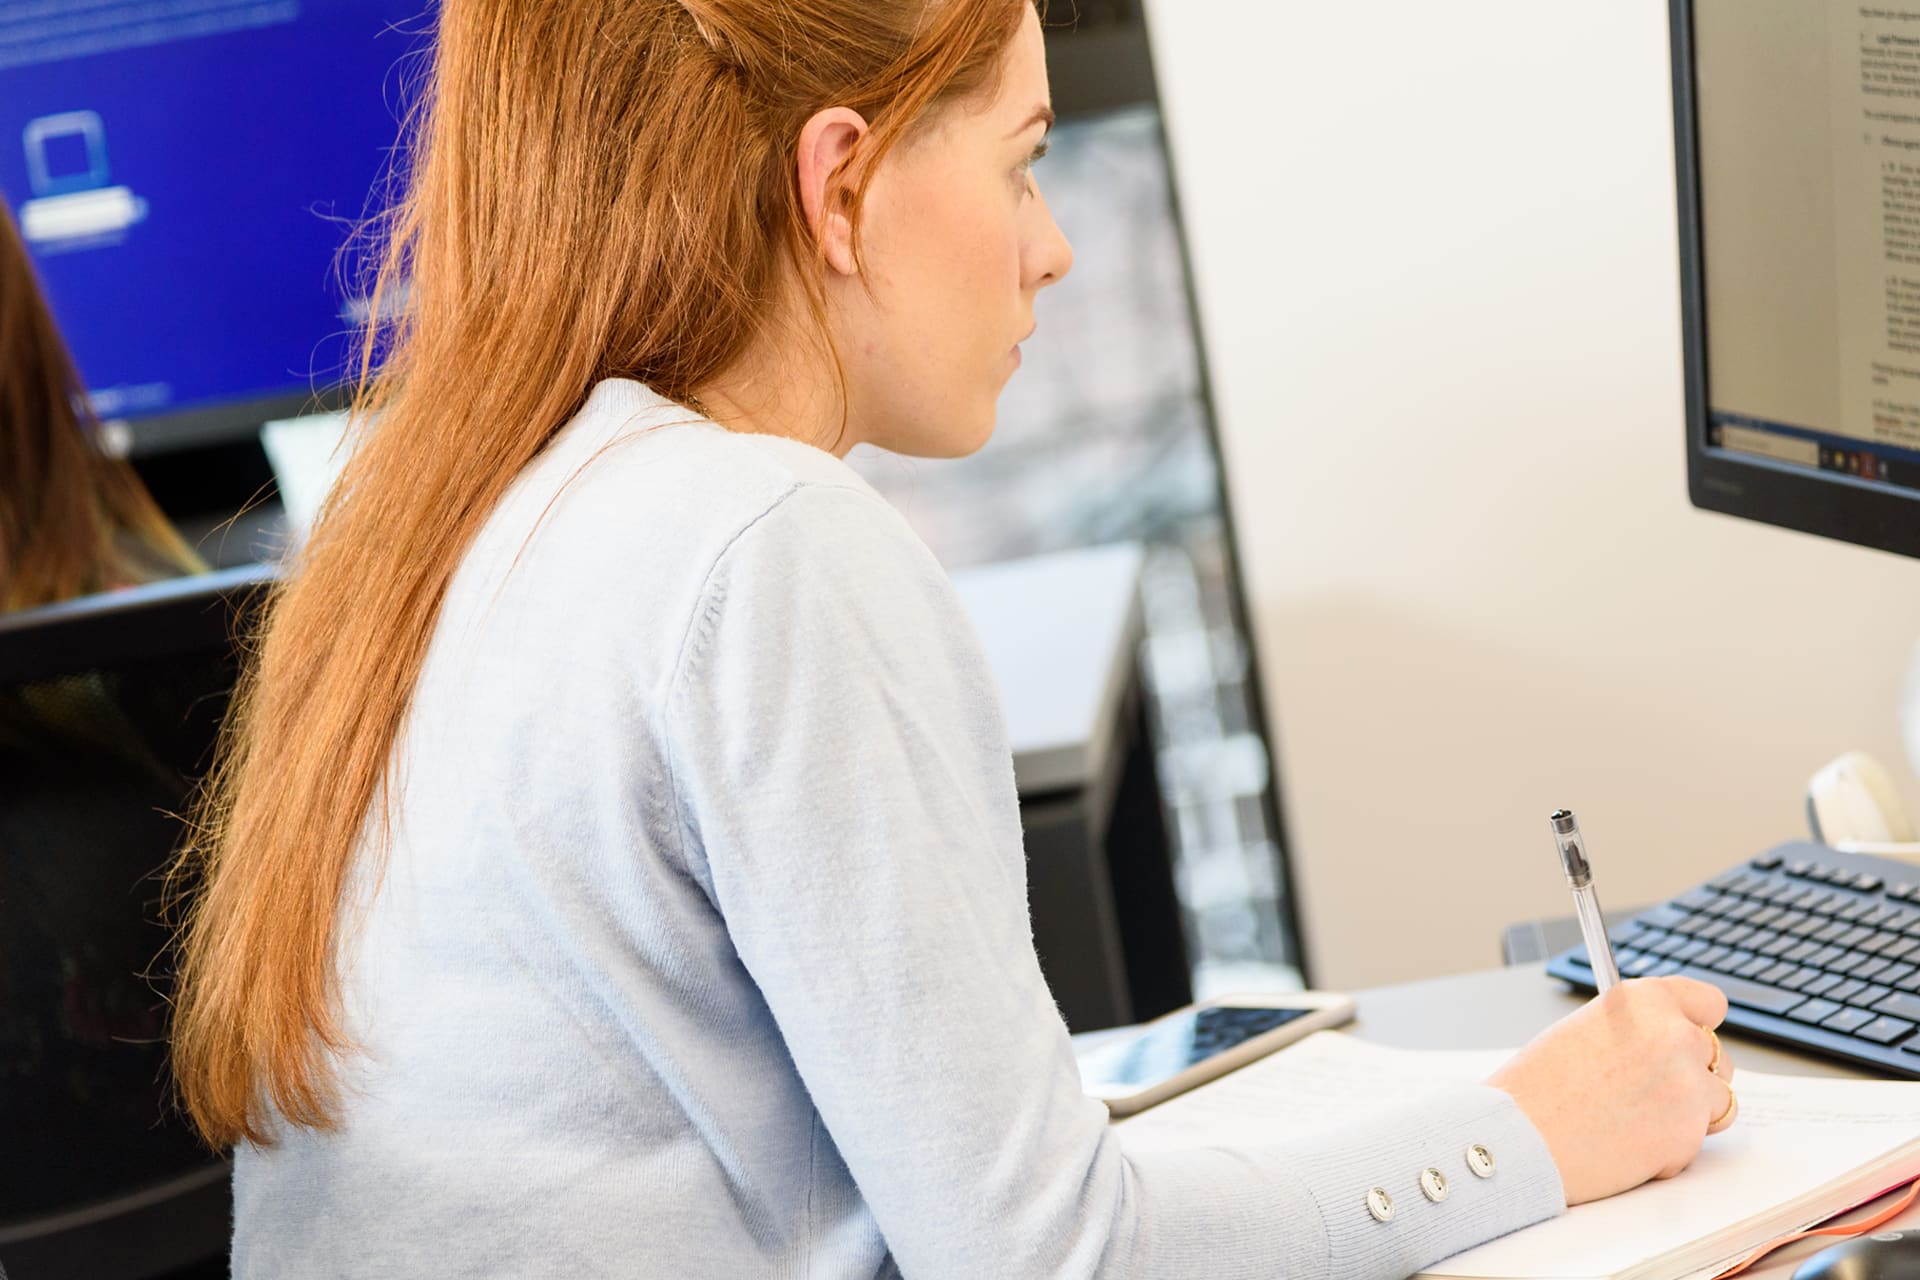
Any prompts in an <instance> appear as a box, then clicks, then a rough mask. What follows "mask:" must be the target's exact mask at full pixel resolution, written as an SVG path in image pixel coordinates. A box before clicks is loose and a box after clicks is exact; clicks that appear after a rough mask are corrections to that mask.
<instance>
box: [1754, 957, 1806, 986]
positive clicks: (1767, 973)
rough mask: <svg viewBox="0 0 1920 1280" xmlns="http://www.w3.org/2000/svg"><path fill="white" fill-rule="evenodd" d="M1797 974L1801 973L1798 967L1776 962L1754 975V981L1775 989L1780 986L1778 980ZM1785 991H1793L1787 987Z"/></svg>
mask: <svg viewBox="0 0 1920 1280" xmlns="http://www.w3.org/2000/svg"><path fill="white" fill-rule="evenodd" d="M1799 972H1801V970H1800V966H1798V965H1792V964H1782V963H1780V962H1779V961H1777V960H1776V961H1774V962H1773V963H1772V964H1770V965H1768V966H1767V967H1766V968H1765V969H1764V970H1762V971H1761V972H1760V973H1758V974H1756V975H1754V981H1755V982H1764V983H1766V984H1767V985H1768V986H1770V987H1777V986H1780V985H1781V983H1780V979H1782V978H1784V977H1786V976H1787V975H1788V974H1790V973H1799ZM1802 985H1805V984H1804V983H1803V984H1802ZM1787 990H1789V991H1791V990H1793V988H1792V987H1788V988H1787Z"/></svg>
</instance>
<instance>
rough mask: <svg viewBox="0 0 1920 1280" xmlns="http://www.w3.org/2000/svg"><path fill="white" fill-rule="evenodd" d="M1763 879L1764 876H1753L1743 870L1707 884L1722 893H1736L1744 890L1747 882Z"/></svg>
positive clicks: (1729, 873) (1732, 872) (1728, 873)
mask: <svg viewBox="0 0 1920 1280" xmlns="http://www.w3.org/2000/svg"><path fill="white" fill-rule="evenodd" d="M1765 878H1766V877H1764V876H1756V875H1753V874H1752V873H1751V872H1748V871H1746V870H1744V869H1743V870H1739V871H1729V872H1727V874H1725V875H1723V876H1720V877H1718V878H1716V879H1713V880H1709V881H1707V883H1708V884H1710V885H1712V886H1713V887H1714V888H1716V889H1718V890H1720V892H1722V893H1738V892H1740V890H1741V889H1743V888H1745V887H1746V885H1747V884H1748V883H1749V882H1751V881H1754V880H1763V879H1765Z"/></svg>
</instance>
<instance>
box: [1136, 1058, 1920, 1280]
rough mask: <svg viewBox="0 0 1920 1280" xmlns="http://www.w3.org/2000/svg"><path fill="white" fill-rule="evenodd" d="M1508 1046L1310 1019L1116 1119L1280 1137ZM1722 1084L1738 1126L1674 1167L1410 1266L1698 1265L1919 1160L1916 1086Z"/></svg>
mask: <svg viewBox="0 0 1920 1280" xmlns="http://www.w3.org/2000/svg"><path fill="white" fill-rule="evenodd" d="M1508 1056H1509V1053H1508V1052H1507V1051H1492V1052H1487V1051H1481V1050H1464V1051H1463V1050H1411V1049H1393V1048H1387V1047H1384V1046H1381V1045H1375V1044H1369V1043H1367V1042H1365V1041H1362V1040H1356V1039H1354V1038H1353V1037H1352V1036H1349V1035H1345V1034H1342V1033H1340V1032H1335V1031H1323V1032H1319V1033H1318V1034H1316V1035H1313V1036H1310V1037H1308V1038H1307V1039H1305V1040H1303V1041H1301V1042H1300V1043H1299V1044H1297V1045H1294V1046H1293V1047H1292V1048H1289V1049H1285V1050H1282V1051H1281V1052H1280V1053H1277V1054H1274V1055H1273V1056H1272V1057H1269V1058H1264V1059H1262V1060H1260V1061H1259V1062H1256V1063H1254V1064H1252V1065H1251V1066H1248V1067H1244V1068H1242V1069H1241V1070H1239V1071H1237V1072H1234V1073H1233V1074H1232V1075H1229V1076H1226V1077H1225V1078H1223V1079H1221V1080H1219V1081H1216V1082H1214V1083H1213V1084H1210V1085H1207V1086H1204V1087H1202V1088H1200V1089H1197V1090H1194V1091H1193V1092H1191V1093H1187V1094H1183V1095H1181V1096H1180V1097H1177V1098H1174V1099H1172V1100H1171V1101H1168V1102H1165V1103H1162V1104H1161V1105H1160V1106H1158V1107H1156V1108H1153V1109H1152V1110H1150V1111H1147V1112H1144V1113H1142V1114H1141V1115H1138V1116H1135V1117H1133V1118H1131V1119H1128V1120H1123V1121H1119V1122H1117V1123H1116V1126H1115V1128H1116V1130H1117V1132H1118V1133H1119V1135H1120V1139H1121V1143H1122V1145H1123V1146H1124V1147H1126V1148H1127V1149H1128V1150H1130V1151H1145V1150H1152V1149H1167V1148H1180V1147H1196V1146H1221V1147H1245V1146H1257V1145H1264V1144H1268V1143H1274V1144H1285V1145H1291V1144H1294V1143H1298V1142H1301V1141H1302V1140H1303V1139H1306V1138H1309V1137H1310V1135H1312V1134H1313V1133H1314V1132H1315V1131H1326V1130H1329V1129H1332V1130H1337V1129H1339V1128H1340V1127H1341V1126H1342V1124H1344V1123H1348V1122H1350V1121H1351V1120H1352V1119H1354V1118H1357V1117H1360V1116H1363V1115H1365V1114H1367V1113H1369V1112H1370V1111H1374V1110H1377V1109H1378V1106H1379V1099H1380V1098H1381V1097H1387V1096H1397V1097H1400V1098H1406V1099H1412V1098H1417V1097H1418V1096H1419V1094H1420V1093H1421V1091H1423V1090H1431V1089H1433V1088H1434V1087H1435V1085H1436V1084H1437V1083H1441V1082H1445V1081H1460V1080H1484V1079H1485V1078H1486V1077H1487V1076H1488V1075H1490V1074H1492V1072H1493V1071H1494V1069H1495V1068H1496V1067H1498V1066H1499V1065H1500V1063H1501V1062H1503V1061H1505V1060H1506V1058H1507V1057H1508ZM1702 1069H1703V1070H1704V1069H1705V1068H1704V1064H1703V1066H1702ZM1736 1083H1737V1085H1738V1088H1739V1090H1740V1120H1739V1123H1737V1124H1735V1125H1734V1127H1733V1128H1732V1129H1730V1130H1728V1131H1727V1132H1726V1133H1723V1134H1719V1135H1716V1136H1714V1137H1711V1138H1708V1139H1707V1140H1706V1143H1705V1145H1704V1146H1703V1147H1702V1149H1701V1153H1700V1157H1699V1158H1698V1159H1697V1160H1696V1161H1695V1162H1694V1164H1693V1166H1692V1167H1691V1168H1689V1169H1688V1170H1687V1171H1686V1172H1685V1173H1683V1174H1681V1175H1680V1176H1679V1177H1677V1178H1673V1179H1670V1180H1667V1181H1665V1182H1651V1183H1648V1184H1646V1185H1645V1186H1642V1187H1639V1188H1636V1189H1635V1190H1633V1191H1630V1192H1627V1193H1626V1194H1624V1195H1619V1196H1615V1197H1613V1198H1612V1199H1609V1200H1602V1201H1597V1202H1595V1203H1592V1204H1585V1205H1580V1206H1578V1207H1577V1208H1574V1209H1571V1210H1569V1211H1568V1212H1566V1213H1565V1214H1562V1215H1561V1216H1560V1217H1558V1218H1555V1219H1552V1220H1550V1221H1548V1222H1543V1223H1539V1224H1537V1225H1535V1226H1532V1227H1529V1228H1527V1229H1526V1230H1524V1231H1519V1232H1515V1233H1514V1234H1513V1235H1510V1236H1506V1237H1504V1238H1502V1239H1499V1240H1495V1241H1492V1242H1490V1243H1488V1244H1485V1245H1482V1246H1480V1247H1479V1248H1476V1249H1471V1250H1469V1251H1467V1252H1466V1253H1462V1254H1459V1255H1456V1256H1455V1257H1453V1258H1450V1259H1448V1260H1447V1261H1446V1262H1444V1263H1441V1264H1439V1265H1437V1266H1434V1267H1431V1268H1429V1269H1428V1270H1427V1271H1426V1272H1425V1273H1423V1274H1425V1275H1430V1276H1459V1277H1486V1278H1489V1280H1491V1278H1494V1277H1500V1278H1506V1277H1515V1278H1521V1277H1527V1278H1531V1280H1596V1278H1604V1277H1615V1276H1632V1275H1634V1274H1635V1273H1636V1271H1637V1270H1638V1269H1639V1268H1640V1267H1641V1266H1642V1265H1643V1264H1644V1263H1645V1262H1646V1261H1647V1260H1648V1259H1652V1258H1664V1259H1666V1260H1667V1261H1666V1264H1665V1265H1664V1266H1663V1267H1661V1268H1657V1269H1655V1271H1653V1272H1650V1273H1649V1274H1663V1275H1668V1276H1671V1275H1676V1274H1681V1273H1684V1272H1691V1271H1694V1270H1707V1269H1709V1268H1715V1267H1716V1264H1719V1263H1722V1262H1725V1261H1729V1260H1732V1259H1733V1258H1735V1257H1737V1256H1743V1255H1744V1254H1745V1253H1746V1252H1748V1251H1749V1250H1750V1249H1751V1248H1753V1247H1754V1246H1755V1245H1757V1244H1758V1243H1760V1242H1762V1241H1764V1240H1766V1239H1770V1238H1772V1237H1773V1236H1775V1235H1778V1234H1782V1233H1784V1232H1785V1231H1789V1230H1794V1229H1797V1228H1799V1227H1802V1226H1807V1225H1811V1224H1812V1223H1814V1222H1818V1221H1821V1220H1823V1219H1825V1218H1827V1217H1830V1216H1831V1215H1832V1214H1834V1213H1836V1212H1838V1211H1839V1210H1841V1209H1843V1208H1846V1207H1848V1206H1849V1205H1851V1204H1853V1203H1857V1202H1858V1201H1860V1200H1864V1199H1867V1198H1868V1197H1870V1196H1872V1195H1874V1194H1876V1193H1878V1192H1879V1191H1881V1190H1883V1189H1885V1188H1886V1187H1888V1186H1891V1185H1893V1183H1895V1182H1898V1181H1901V1180H1903V1179H1902V1176H1901V1175H1902V1174H1904V1175H1906V1176H1907V1177H1911V1176H1913V1175H1914V1174H1916V1173H1920V1084H1904V1083H1897V1082H1887V1081H1862V1080H1836V1079H1825V1078H1812V1077H1799V1076H1777V1075H1767V1074H1763V1073H1759V1072H1752V1071H1743V1072H1740V1073H1739V1075H1738V1078H1737V1081H1736ZM1843 1188H1844V1190H1843ZM1676 1264H1678V1265H1676Z"/></svg>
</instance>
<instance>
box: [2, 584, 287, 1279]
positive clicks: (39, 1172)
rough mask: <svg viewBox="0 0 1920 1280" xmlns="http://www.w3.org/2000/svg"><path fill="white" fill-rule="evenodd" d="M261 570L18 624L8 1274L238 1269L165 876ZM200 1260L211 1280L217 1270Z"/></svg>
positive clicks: (73, 607) (9, 661) (10, 763)
mask: <svg viewBox="0 0 1920 1280" xmlns="http://www.w3.org/2000/svg"><path fill="white" fill-rule="evenodd" d="M273 578H274V571H273V570H271V569H269V568H266V567H263V566H251V567H248V568H244V569H238V570H228V571H225V572H221V573H213V574H204V575H199V576H196V577H191V578H182V579H176V580H173V581H168V582H162V583H155V584H152V585H150V586H144V587H136V588H132V589H129V590H125V591H116V592H110V593H106V594H103V595H98V596H90V597H87V598H84V599H80V600H74V601H69V602H65V603H61V604H57V605H50V606H47V607H45V608H40V609H32V610H26V611H22V612H19V613H15V614H10V615H0V1133H4V1134H6V1135H7V1137H6V1139H5V1140H4V1143H0V1269H3V1270H4V1273H5V1275H6V1276H7V1277H8V1280H43V1278H44V1280H58V1278H60V1277H68V1276H72V1277H86V1278H87V1280H136V1278H139V1280H148V1278H151V1277H160V1276H168V1277H178V1276H181V1275H183V1274H190V1275H194V1276H199V1275H203V1274H224V1266H223V1260H224V1258H225V1255H226V1251H227V1245H228V1239H229V1234H230V1221H231V1190H230V1186H229V1171H228V1167H227V1164H226V1162H225V1161H223V1160H221V1159H219V1158H217V1157H216V1156H214V1155H212V1154H211V1153H209V1152H208V1151H207V1150H206V1149H205V1148H204V1147H203V1146H202V1145H201V1144H200V1142H199V1141H198V1139H197V1138H196V1137H195V1136H194V1135H193V1134H192V1132H191V1131H190V1129H189V1128H188V1126H187V1125H186V1123H185V1122H184V1120H183V1119H182V1118H181V1117H180V1116H179V1115H178V1114H177V1111H176V1108H175V1105H174V1099H173V1096H172V1085H171V1077H170V1075H169V1074H168V1071H167V1049H166V1038H165V1035H166V996H167V993H168V988H169V981H168V980H169V975H170V973H171V969H172V963H171V954H170V951H169V942H168V933H167V930H166V928H165V927H164V926H163V925H162V924H161V922H160V911H159V905H160V896H161V880H160V877H161V876H162V874H163V873H164V870H165V868H166V866H167V865H168V862H169V860H170V857H171V855H172V852H173V850H174V847H175V846H176V844H177V843H178V841H179V837H180V834H181V825H180V822H179V820H178V818H177V817H176V816H174V815H177V814H179V813H180V812H182V811H183V810H184V809H185V806H186V804H187V802H188V800H189V798H190V796H191V794H192V789H193V786H194V782H195V780H197V779H198V778H199V777H200V776H201V774H202V773H203V772H204V771H205V769H206V768H207V766H208V765H209V764H210V763H211V756H212V749H213V744H214V740H215V736H216V733H217V731H218V728H219V724H220V721H221V718H222V716H223V715H224V714H225V712H226V706H227V701H228V698H229V696H230V694H231V691H232V689H233V684H234V680H235V677H236V675H237V671H238V661H239V647H238V645H237V644H236V641H235V637H236V632H237V628H239V627H240V626H241V625H243V623H244V622H245V621H246V620H247V614H248V611H249V610H250V609H252V608H253V607H255V606H256V605H257V604H258V603H259V602H260V601H261V600H262V599H263V598H264V596H265V594H266V590H265V589H266V588H267V587H268V586H269V585H270V584H271V582H272V580H273ZM202 1268H204V1270H202Z"/></svg>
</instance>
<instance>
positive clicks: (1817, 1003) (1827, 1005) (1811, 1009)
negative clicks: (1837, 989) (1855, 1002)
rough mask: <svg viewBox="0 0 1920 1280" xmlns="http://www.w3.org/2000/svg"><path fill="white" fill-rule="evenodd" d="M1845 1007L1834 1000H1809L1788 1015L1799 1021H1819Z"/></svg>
mask: <svg viewBox="0 0 1920 1280" xmlns="http://www.w3.org/2000/svg"><path fill="white" fill-rule="evenodd" d="M1844 1007H1845V1006H1844V1005H1841V1004H1839V1003H1837V1002H1835V1001H1832V1000H1809V1001H1807V1002H1806V1003H1805V1004H1803V1005H1801V1006H1800V1007H1799V1008H1798V1009H1795V1010H1794V1011H1793V1012H1792V1013H1790V1014H1788V1015H1787V1016H1788V1017H1789V1018H1792V1019H1794V1020H1795V1021H1798V1022H1812V1023H1819V1022H1822V1021H1824V1020H1825V1019H1827V1018H1831V1017H1832V1016H1833V1015H1834V1014H1836V1013H1838V1012H1840V1010H1841V1009H1842V1008H1844Z"/></svg>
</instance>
